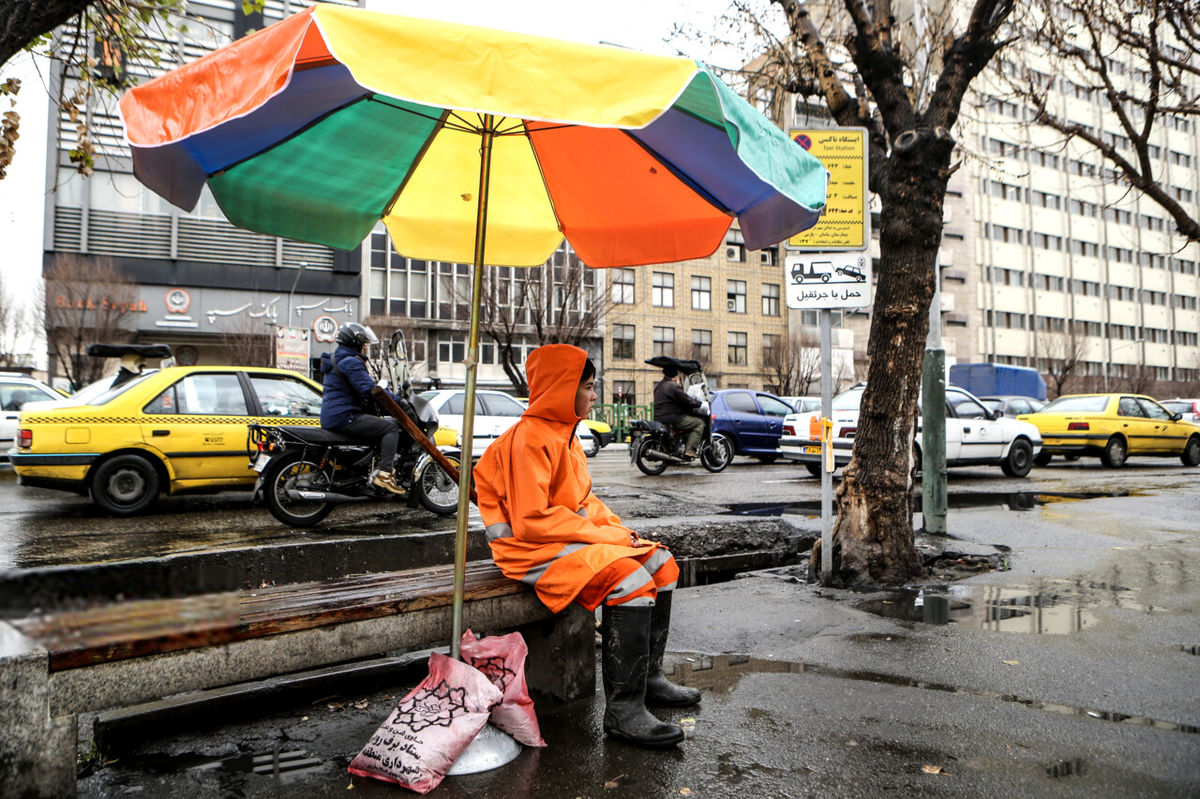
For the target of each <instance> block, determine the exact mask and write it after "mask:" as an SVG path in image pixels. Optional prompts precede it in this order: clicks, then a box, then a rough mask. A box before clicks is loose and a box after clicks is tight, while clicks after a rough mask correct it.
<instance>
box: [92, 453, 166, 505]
mask: <svg viewBox="0 0 1200 799" xmlns="http://www.w3.org/2000/svg"><path fill="white" fill-rule="evenodd" d="M91 494H92V501H93V502H95V503H96V504H97V505H99V506H100V507H101V508H103V509H104V510H106V511H108V512H109V513H111V514H113V515H114V516H133V515H135V514H138V513H141V512H143V511H145V510H146V509H147V508H149V507H150V506H151V505H153V504H154V503H155V502H156V501H157V500H158V470H157V469H155V468H154V464H153V463H151V462H150V461H148V460H146V459H145V458H143V457H142V456H141V455H117V456H116V457H113V458H109V459H108V460H106V461H104V462H102V463H101V464H100V465H99V466H98V467H96V474H95V475H94V476H93V477H92V486H91Z"/></svg>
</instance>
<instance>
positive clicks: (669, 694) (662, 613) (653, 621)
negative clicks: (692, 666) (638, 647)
mask: <svg viewBox="0 0 1200 799" xmlns="http://www.w3.org/2000/svg"><path fill="white" fill-rule="evenodd" d="M674 594H675V592H674V591H659V592H658V599H656V600H655V602H654V607H653V608H652V609H651V612H650V671H649V674H647V676H646V701H647V702H649V703H652V704H656V705H667V706H669V707H687V706H688V705H695V704H699V702H700V692H699V691H698V690H696V689H695V688H688V687H686V686H683V685H676V684H675V683H673V682H671V681H670V680H668V679H667V678H666V676H665V675H664V674H663V672H662V665H663V655H664V654H665V653H666V651H667V633H669V632H670V631H671V597H672V596H674Z"/></svg>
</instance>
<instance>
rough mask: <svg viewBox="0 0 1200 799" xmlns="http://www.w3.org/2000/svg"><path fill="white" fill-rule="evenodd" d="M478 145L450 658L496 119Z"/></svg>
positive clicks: (462, 560)
mask: <svg viewBox="0 0 1200 799" xmlns="http://www.w3.org/2000/svg"><path fill="white" fill-rule="evenodd" d="M480 121H481V122H482V123H483V124H482V130H481V131H480V146H479V198H478V202H477V203H476V214H475V258H474V261H475V263H474V268H473V271H472V274H471V332H470V338H469V340H468V341H467V357H466V360H465V361H464V362H463V363H464V365H465V366H466V367H467V381H466V398H465V400H464V401H465V403H466V407H464V408H463V423H462V428H463V429H462V439H463V442H462V463H461V464H460V465H459V470H458V526H457V528H456V529H455V531H454V591H453V594H452V597H453V616H452V620H451V624H450V657H452V658H454V659H456V660H457V659H458V656H459V653H458V648H459V641H460V640H461V639H462V612H463V595H464V594H465V593H466V579H467V515H468V514H469V513H470V509H471V471H472V469H471V445H472V443H473V440H474V437H475V368H476V365H477V364H478V361H479V306H480V305H481V304H482V300H483V252H484V246H485V243H486V239H487V205H488V187H489V184H490V182H491V172H492V140H493V139H494V138H495V136H496V129H495V126H494V124H493V117H492V115H491V114H487V115H484V116H482V117H481V120H480Z"/></svg>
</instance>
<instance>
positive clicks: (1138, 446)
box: [1017, 394, 1200, 469]
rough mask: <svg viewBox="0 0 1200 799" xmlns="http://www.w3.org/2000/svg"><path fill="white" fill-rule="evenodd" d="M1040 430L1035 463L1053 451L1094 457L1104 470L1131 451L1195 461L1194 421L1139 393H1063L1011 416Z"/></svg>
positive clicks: (1198, 444) (1197, 435)
mask: <svg viewBox="0 0 1200 799" xmlns="http://www.w3.org/2000/svg"><path fill="white" fill-rule="evenodd" d="M1017 418H1018V419H1022V420H1024V421H1026V422H1030V423H1031V424H1033V425H1035V426H1036V427H1037V429H1038V430H1040V431H1041V433H1042V451H1041V453H1040V454H1039V455H1038V457H1037V459H1036V461H1035V462H1036V463H1037V464H1038V465H1039V466H1044V465H1046V464H1047V463H1049V462H1050V458H1051V457H1053V456H1054V455H1066V456H1080V455H1091V456H1097V455H1098V456H1099V457H1100V462H1101V463H1103V464H1104V465H1105V466H1107V467H1109V468H1110V469H1117V468H1120V467H1121V466H1123V465H1125V460H1126V458H1128V457H1129V456H1131V455H1157V456H1162V455H1176V456H1178V457H1179V459H1180V460H1181V461H1183V465H1184V466H1197V465H1200V425H1196V424H1195V423H1192V422H1185V421H1182V420H1181V418H1180V415H1179V414H1178V413H1172V412H1171V411H1169V410H1167V409H1166V408H1164V407H1163V406H1162V405H1159V404H1158V402H1156V401H1155V400H1153V399H1151V398H1150V397H1145V396H1141V395H1139V394H1067V395H1065V396H1062V397H1059V398H1058V399H1056V400H1053V401H1052V402H1050V403H1048V404H1046V406H1045V407H1043V408H1042V409H1041V410H1040V411H1038V412H1037V413H1027V414H1022V415H1021V416H1018V417H1017Z"/></svg>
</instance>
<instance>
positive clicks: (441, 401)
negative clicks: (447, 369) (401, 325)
mask: <svg viewBox="0 0 1200 799" xmlns="http://www.w3.org/2000/svg"><path fill="white" fill-rule="evenodd" d="M420 396H421V398H422V399H424V400H426V401H427V402H429V404H430V405H431V406H433V409H434V410H435V411H437V415H438V424H439V425H441V427H443V428H448V429H451V430H454V431H455V432H456V433H457V434H458V435H459V437H460V438H461V434H462V417H463V409H464V408H465V407H466V396H467V395H466V392H465V391H463V390H462V389H461V388H458V389H453V388H450V389H441V390H438V391H426V392H424V393H422V394H421V395H420ZM525 408H526V405H525V403H524V402H522V401H521V400H518V399H515V398H514V397H512V396H510V395H508V394H505V393H504V392H503V391H492V390H488V389H477V390H476V391H475V427H474V435H472V436H471V442H472V443H471V457H472V459H474V458H478V457H479V456H480V455H482V454H483V451H484V450H485V449H487V448H488V445H489V444H491V443H492V442H493V441H495V440H496V439H497V438H499V437H500V435H501V434H502V433H504V431H505V430H507V429H508V428H510V427H512V426H513V425H514V424H516V423H517V422H519V421H520V420H521V414H523V413H525ZM575 435H576V436H577V437H578V438H579V439H580V444H581V445H582V446H583V450H584V452H585V453H587V455H588V457H591V456H592V455H595V454H596V453H597V452H599V451H600V447H599V445H598V444H599V442H597V441H596V439H595V437H594V436H593V435H592V431H591V430H590V429H589V428H588V427H587V426H586V425H584V424H583V423H582V422H581V423H580V424H579V426H578V427H577V428H576V430H575ZM456 443H461V442H456Z"/></svg>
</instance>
